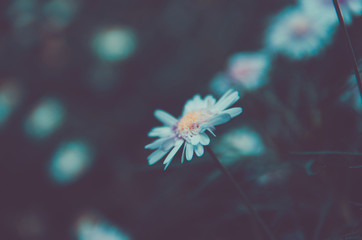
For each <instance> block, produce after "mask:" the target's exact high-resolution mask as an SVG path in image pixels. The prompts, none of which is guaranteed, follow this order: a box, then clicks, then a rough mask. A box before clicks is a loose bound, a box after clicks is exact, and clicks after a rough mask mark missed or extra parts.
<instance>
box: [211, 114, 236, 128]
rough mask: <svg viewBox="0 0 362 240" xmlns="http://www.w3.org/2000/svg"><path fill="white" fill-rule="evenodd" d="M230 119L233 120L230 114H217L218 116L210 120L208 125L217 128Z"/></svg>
mask: <svg viewBox="0 0 362 240" xmlns="http://www.w3.org/2000/svg"><path fill="white" fill-rule="evenodd" d="M230 119H231V116H230V114H227V113H223V114H217V115H216V116H214V117H212V118H211V119H209V121H208V123H209V125H210V126H217V125H220V124H223V123H226V122H228V121H230Z"/></svg>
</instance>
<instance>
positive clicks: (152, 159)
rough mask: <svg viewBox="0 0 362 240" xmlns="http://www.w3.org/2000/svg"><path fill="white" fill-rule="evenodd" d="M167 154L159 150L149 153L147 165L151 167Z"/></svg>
mask: <svg viewBox="0 0 362 240" xmlns="http://www.w3.org/2000/svg"><path fill="white" fill-rule="evenodd" d="M166 153H167V151H162V150H160V149H157V150H156V151H154V152H153V153H151V154H150V155H149V156H148V157H147V160H148V164H149V165H152V164H155V163H156V162H158V161H159V160H160V159H161V158H162V157H163V156H165V155H166Z"/></svg>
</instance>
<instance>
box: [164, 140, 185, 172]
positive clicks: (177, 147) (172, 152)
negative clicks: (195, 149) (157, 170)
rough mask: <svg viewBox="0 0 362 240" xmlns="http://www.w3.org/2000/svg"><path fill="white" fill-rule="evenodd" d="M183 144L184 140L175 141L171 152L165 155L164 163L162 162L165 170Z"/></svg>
mask: <svg viewBox="0 0 362 240" xmlns="http://www.w3.org/2000/svg"><path fill="white" fill-rule="evenodd" d="M183 143H184V140H181V139H179V140H177V141H176V143H175V147H174V148H173V149H172V150H171V152H170V153H169V154H168V155H167V157H166V159H165V161H163V164H167V165H166V167H165V170H166V168H167V166H168V164H169V163H170V162H171V160H172V158H173V157H174V156H175V155H176V153H177V151H178V150H179V149H180V147H181V145H182V144H183Z"/></svg>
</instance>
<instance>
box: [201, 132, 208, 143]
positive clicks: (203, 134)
mask: <svg viewBox="0 0 362 240" xmlns="http://www.w3.org/2000/svg"><path fill="white" fill-rule="evenodd" d="M200 143H201V144H202V145H209V143H210V138H209V136H207V134H206V133H202V134H201V135H200Z"/></svg>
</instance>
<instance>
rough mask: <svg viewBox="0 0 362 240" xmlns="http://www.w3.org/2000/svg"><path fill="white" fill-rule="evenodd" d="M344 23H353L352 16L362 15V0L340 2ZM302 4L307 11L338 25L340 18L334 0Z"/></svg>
mask: <svg viewBox="0 0 362 240" xmlns="http://www.w3.org/2000/svg"><path fill="white" fill-rule="evenodd" d="M338 3H339V7H340V8H341V11H342V15H343V19H344V22H345V23H346V24H351V23H352V16H353V15H355V16H358V15H362V1H361V0H338ZM300 4H301V6H302V7H303V8H305V9H306V11H309V12H315V13H316V14H319V15H320V16H323V17H327V18H329V21H330V22H332V23H335V24H338V17H337V14H336V10H335V8H334V4H333V1H332V0H300Z"/></svg>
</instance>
